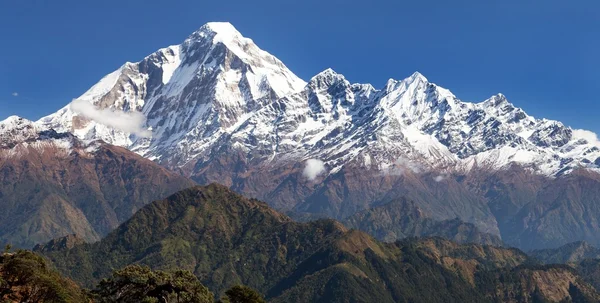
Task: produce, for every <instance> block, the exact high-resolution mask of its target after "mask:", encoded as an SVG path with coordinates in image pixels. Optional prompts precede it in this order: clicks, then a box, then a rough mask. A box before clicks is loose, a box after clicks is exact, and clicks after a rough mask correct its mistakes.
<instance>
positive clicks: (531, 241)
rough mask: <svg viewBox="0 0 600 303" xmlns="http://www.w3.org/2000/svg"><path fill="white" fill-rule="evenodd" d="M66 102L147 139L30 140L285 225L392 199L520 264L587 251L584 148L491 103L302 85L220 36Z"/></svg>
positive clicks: (322, 76)
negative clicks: (220, 198)
mask: <svg viewBox="0 0 600 303" xmlns="http://www.w3.org/2000/svg"><path fill="white" fill-rule="evenodd" d="M79 99H80V100H83V101H85V102H90V103H92V104H93V105H95V106H97V107H98V108H101V109H107V110H119V111H125V112H139V113H141V114H143V115H144V116H145V117H146V118H147V122H146V125H145V126H146V127H147V128H148V129H149V130H151V131H152V136H151V137H150V138H142V137H139V136H136V135H135V134H130V133H126V132H123V131H120V130H116V129H113V128H110V127H107V126H105V125H102V124H100V123H97V122H94V121H88V120H86V119H84V118H82V117H81V116H80V115H79V114H77V113H75V112H73V111H72V109H71V108H70V107H69V106H66V107H65V108H63V109H61V110H59V111H58V112H56V113H55V114H52V115H50V116H48V117H44V118H42V119H41V120H40V121H38V125H43V126H45V127H51V128H55V129H57V130H58V131H60V132H72V133H74V134H75V135H76V136H77V137H78V138H81V139H85V140H90V139H102V140H104V141H106V142H108V143H111V144H115V145H119V146H122V147H126V148H128V149H130V150H132V151H134V152H136V153H138V154H140V155H142V156H145V157H147V158H149V159H151V160H154V161H156V162H157V163H159V164H162V165H164V166H166V167H168V168H170V169H173V170H176V171H178V172H181V173H182V174H183V175H185V176H188V177H191V178H192V179H194V180H196V181H197V182H199V183H201V184H208V183H211V182H218V183H221V184H226V185H227V186H229V187H230V188H232V189H234V190H236V191H238V192H240V193H244V194H246V195H248V196H251V197H256V198H260V199H263V200H265V201H267V202H268V203H269V204H270V205H273V206H275V207H276V208H277V209H279V210H283V211H286V212H290V213H294V214H295V216H298V217H307V216H308V217H323V216H327V217H333V218H336V219H344V218H346V217H348V216H351V215H353V214H354V213H356V212H357V211H362V210H365V209H368V208H370V207H372V206H375V205H381V204H384V203H387V202H389V201H391V200H393V199H396V198H400V197H406V198H408V199H411V200H413V201H414V202H415V203H416V205H417V206H418V207H419V208H421V209H423V210H424V211H426V212H428V213H430V214H431V216H432V218H433V219H435V220H438V221H443V220H451V219H454V218H459V219H460V220H462V221H464V222H467V223H472V224H474V225H475V226H476V227H477V228H478V229H480V230H481V231H482V232H485V233H491V234H495V235H500V236H502V239H503V240H504V241H505V242H507V243H509V244H511V245H518V246H519V247H522V248H524V249H529V248H540V247H551V246H557V245H561V244H564V243H566V242H565V241H567V242H568V241H573V240H586V241H590V242H591V243H600V238H599V237H600V236H599V235H600V232H598V231H599V229H600V225H599V224H598V222H597V221H596V219H595V218H597V215H600V212H598V210H597V209H596V208H595V206H594V205H598V203H596V202H595V201H596V200H595V199H597V195H596V196H594V195H595V193H594V191H595V188H598V185H599V184H598V183H597V181H598V177H597V175H598V174H597V173H598V172H599V171H600V170H599V167H600V164H599V163H600V162H599V161H600V160H599V159H600V148H599V146H598V143H597V142H596V140H595V139H594V138H593V137H594V135H593V134H590V133H589V132H586V131H582V130H575V129H571V128H569V127H567V126H565V125H563V124H562V123H561V122H558V121H552V120H547V119H536V118H534V117H532V116H529V115H528V114H527V113H525V112H524V111H523V110H522V109H520V108H518V107H516V106H515V105H513V104H511V103H510V102H509V101H508V100H507V99H506V97H505V96H504V95H502V94H498V95H495V96H492V97H491V98H489V99H487V100H485V101H483V102H479V103H470V102H464V101H461V100H460V99H459V98H458V97H457V96H455V95H454V94H452V93H451V92H450V91H449V90H447V89H444V88H442V87H440V86H439V85H437V84H434V83H432V82H430V81H429V80H427V78H425V77H424V76H423V75H421V74H420V73H414V74H413V75H411V76H410V77H407V78H405V79H403V80H393V79H390V80H389V81H388V82H387V83H385V85H383V86H381V87H380V88H375V87H374V86H371V85H370V84H353V83H351V82H350V81H348V80H347V79H346V78H345V77H344V76H342V75H340V74H337V73H336V72H335V71H333V70H331V69H327V70H325V71H323V72H321V73H319V74H317V75H315V76H314V77H313V78H311V79H309V81H308V82H304V81H303V80H301V79H299V78H298V77H296V76H295V75H294V74H293V72H291V71H290V70H289V69H287V67H285V65H284V64H283V63H282V62H281V61H279V60H278V59H276V58H275V57H274V56H272V55H270V54H268V53H266V52H264V51H262V50H260V48H258V46H257V45H256V44H254V42H252V40H250V39H248V38H244V37H243V36H242V35H241V34H240V33H239V32H238V31H237V30H235V28H233V26H231V24H228V23H209V24H206V25H204V26H203V27H201V28H200V29H199V30H198V31H196V32H194V33H193V34H192V35H190V36H189V37H188V38H187V39H186V40H185V41H184V42H183V43H182V44H180V45H175V46H170V47H167V48H163V49H160V50H158V51H157V52H155V53H153V54H151V55H150V56H148V57H146V58H144V59H143V60H142V61H140V62H137V63H126V64H125V65H123V66H122V67H121V68H119V69H118V70H117V71H115V72H113V73H111V74H109V75H107V76H106V77H105V78H103V79H102V80H101V81H100V82H99V83H98V84H96V85H95V86H94V87H92V88H91V89H90V90H89V91H87V92H86V93H85V94H83V95H82V96H81V97H80V98H79ZM310 159H313V160H315V161H322V163H323V169H322V170H321V171H319V173H318V174H315V175H314V176H313V175H312V174H305V173H304V170H305V166H306V162H307V160H310ZM573 175H576V176H573ZM307 176H312V177H310V178H309V177H307ZM511 176H514V177H515V178H516V179H512V177H511ZM516 180H518V181H519V182H517V181H516ZM569 186H572V187H569ZM556 188H563V189H565V190H567V191H571V193H570V194H568V195H565V194H562V191H559V190H556ZM580 193H581V195H580ZM555 206H559V207H560V208H561V212H554V211H552V210H553V209H556V208H555ZM582 210H585V211H582Z"/></svg>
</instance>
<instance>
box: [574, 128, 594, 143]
mask: <svg viewBox="0 0 600 303" xmlns="http://www.w3.org/2000/svg"><path fill="white" fill-rule="evenodd" d="M573 137H574V138H576V139H584V140H585V141H587V142H589V143H591V144H594V145H596V146H598V147H600V140H598V136H597V135H596V134H595V133H594V132H591V131H589V130H585V129H574V130H573Z"/></svg>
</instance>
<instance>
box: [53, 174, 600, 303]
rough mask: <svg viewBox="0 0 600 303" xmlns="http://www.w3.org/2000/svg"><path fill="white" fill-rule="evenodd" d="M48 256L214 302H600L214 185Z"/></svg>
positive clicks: (84, 278)
mask: <svg viewBox="0 0 600 303" xmlns="http://www.w3.org/2000/svg"><path fill="white" fill-rule="evenodd" d="M45 254H46V256H47V257H48V258H49V259H50V260H52V262H53V263H54V265H55V266H56V267H57V268H58V269H59V270H61V271H62V272H63V273H65V274H67V275H68V276H70V277H72V278H73V279H75V280H76V281H79V282H80V283H85V284H91V283H94V281H97V280H98V279H100V278H102V277H106V276H107V275H108V274H109V273H110V271H111V269H112V268H119V267H121V266H123V265H126V264H131V263H139V264H146V265H149V266H151V267H153V268H155V269H172V268H175V267H181V268H184V269H189V270H191V271H192V272H194V274H195V275H197V276H198V277H199V278H200V280H201V281H202V283H203V284H205V285H207V286H208V287H209V288H210V289H211V290H213V291H215V292H216V294H219V293H221V292H222V291H223V290H224V289H226V288H227V287H229V286H230V285H233V284H238V283H244V284H246V285H249V286H251V287H253V288H256V289H258V290H259V291H261V292H262V293H264V294H266V296H267V299H268V300H269V301H270V302H348V301H351V302H400V301H406V302H415V301H419V302H498V301H501V302H510V301H514V302H516V301H527V302H531V301H532V300H536V299H542V300H550V301H553V302H554V301H556V302H558V301H561V300H565V301H569V300H572V299H580V300H581V301H580V302H595V301H597V300H599V299H600V297H599V295H598V293H597V292H596V291H595V290H594V289H593V288H592V287H591V286H589V285H588V284H586V283H584V282H582V281H581V279H580V278H579V277H578V276H577V275H576V273H575V272H573V271H572V270H571V269H569V268H568V267H564V266H545V267H541V266H536V265H533V264H531V263H530V261H529V259H528V257H527V256H526V255H525V254H524V253H522V252H520V251H519V250H517V249H507V248H501V247H493V246H481V245H474V244H469V245H460V244H456V243H453V242H450V241H448V240H443V239H440V238H432V239H425V240H419V241H415V240H409V241H403V242H397V243H394V244H391V243H390V244H385V243H381V242H378V241H377V240H375V239H373V238H372V237H370V236H368V235H367V234H365V233H363V232H360V231H356V230H347V229H346V228H345V227H344V226H342V225H341V224H340V223H338V222H335V221H333V220H320V221H315V222H309V223H296V222H294V221H292V220H291V219H290V218H288V217H287V216H285V215H282V214H280V213H278V212H276V211H274V210H272V209H271V208H269V207H268V206H267V205H266V204H265V203H262V202H260V201H258V200H254V199H247V198H244V197H242V196H240V195H238V194H235V193H233V192H232V191H230V190H229V189H228V188H226V187H224V186H220V185H214V184H213V185H209V186H206V187H201V186H197V187H193V188H190V189H186V190H183V191H180V192H178V193H176V194H174V195H172V196H170V197H168V198H167V199H165V200H160V201H156V202H153V203H152V204H150V205H148V206H146V207H144V208H142V209H141V210H140V211H138V212H137V213H136V214H135V215H134V216H133V217H132V218H131V219H130V220H128V221H127V222H125V223H124V224H122V225H121V226H120V227H119V228H118V229H116V230H115V231H114V232H112V233H110V234H109V235H108V236H107V237H105V238H104V239H102V240H101V241H99V242H97V243H93V244H80V245H76V246H74V247H73V248H70V249H68V250H67V251H61V250H58V251H47V252H46V253H45ZM433 289H434V290H435V291H432V290H433ZM534 302H535V301H534Z"/></svg>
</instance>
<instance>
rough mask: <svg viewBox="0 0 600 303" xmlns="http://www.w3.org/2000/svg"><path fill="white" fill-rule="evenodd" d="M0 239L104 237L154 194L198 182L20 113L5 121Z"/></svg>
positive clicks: (1, 125)
mask: <svg viewBox="0 0 600 303" xmlns="http://www.w3.org/2000/svg"><path fill="white" fill-rule="evenodd" d="M0 129H3V130H4V132H3V134H10V136H5V137H2V138H0V142H1V143H0V144H1V146H0V208H2V212H0V242H3V243H11V244H13V245H14V246H17V247H25V248H28V247H33V245H35V244H37V243H43V242H47V241H49V240H51V239H53V238H57V237H62V236H65V235H69V234H77V235H78V236H80V237H81V239H84V240H85V241H97V240H99V239H100V237H101V236H103V235H105V234H107V233H108V232H109V231H111V230H113V229H114V228H115V227H117V226H118V225H119V224H120V223H121V222H123V221H125V220H127V219H128V218H129V217H131V215H133V213H135V212H136V211H137V210H138V209H140V208H141V207H142V206H144V205H145V204H147V203H149V202H151V201H152V200H154V199H157V198H161V197H164V196H167V195H169V194H171V193H173V192H175V191H177V190H180V189H183V188H186V187H188V186H192V185H193V184H194V183H193V182H192V181H190V180H189V179H187V178H185V177H182V176H179V175H178V174H174V173H171V172H169V171H168V170H167V169H165V168H162V167H160V166H158V165H157V164H155V163H154V162H152V161H149V160H147V159H144V158H142V157H140V156H138V155H136V154H134V153H132V152H130V151H128V150H126V149H124V148H121V147H116V146H111V145H108V144H105V143H103V142H99V141H96V142H91V143H85V142H83V141H81V140H79V139H77V138H76V137H74V136H73V135H70V134H68V133H57V132H55V131H53V130H44V129H40V128H39V127H38V126H36V125H35V124H34V123H32V122H30V121H27V120H25V119H20V118H16V117H12V118H9V120H7V121H3V122H0Z"/></svg>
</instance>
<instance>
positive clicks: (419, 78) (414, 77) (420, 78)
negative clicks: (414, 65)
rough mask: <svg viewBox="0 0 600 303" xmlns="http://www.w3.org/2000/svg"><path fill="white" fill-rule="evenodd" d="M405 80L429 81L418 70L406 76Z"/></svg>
mask: <svg viewBox="0 0 600 303" xmlns="http://www.w3.org/2000/svg"><path fill="white" fill-rule="evenodd" d="M406 80H410V82H414V81H420V82H429V80H427V78H425V76H423V74H421V73H419V72H418V71H416V72H414V73H413V74H412V75H410V77H408V78H406Z"/></svg>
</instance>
